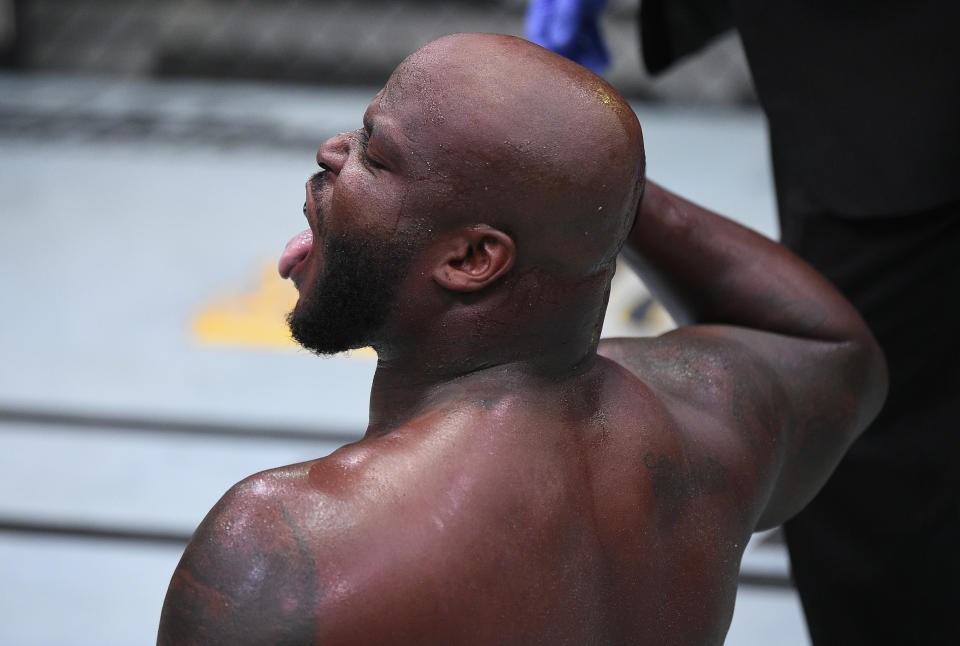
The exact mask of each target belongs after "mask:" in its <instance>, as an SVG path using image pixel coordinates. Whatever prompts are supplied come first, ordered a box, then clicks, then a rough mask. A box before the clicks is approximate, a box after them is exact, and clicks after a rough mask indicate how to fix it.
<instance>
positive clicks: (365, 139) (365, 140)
mask: <svg viewBox="0 0 960 646" xmlns="http://www.w3.org/2000/svg"><path fill="white" fill-rule="evenodd" d="M369 144H370V133H369V132H367V131H366V129H363V130H361V131H360V152H361V154H362V155H363V162H364V163H365V164H367V165H368V166H371V167H372V168H375V169H377V170H383V169H385V168H386V166H384V165H383V164H381V163H380V162H378V161H377V160H376V159H374V158H373V157H371V156H370V154H369V153H368V152H367V147H368V146H369Z"/></svg>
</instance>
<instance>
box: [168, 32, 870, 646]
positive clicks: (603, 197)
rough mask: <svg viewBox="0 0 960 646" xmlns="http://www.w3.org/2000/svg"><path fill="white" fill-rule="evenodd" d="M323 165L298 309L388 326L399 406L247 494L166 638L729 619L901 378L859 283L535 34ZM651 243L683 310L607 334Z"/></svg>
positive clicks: (443, 70) (448, 633)
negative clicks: (669, 176)
mask: <svg viewBox="0 0 960 646" xmlns="http://www.w3.org/2000/svg"><path fill="white" fill-rule="evenodd" d="M317 160H318V162H319V164H320V167H321V169H322V170H321V172H320V173H318V174H317V175H316V176H314V177H313V178H311V179H310V181H309V182H308V184H307V203H306V206H305V208H304V211H305V213H306V216H307V220H308V221H309V223H310V231H309V232H305V233H304V234H301V235H300V236H298V237H297V238H295V239H294V241H292V242H291V244H290V245H288V247H287V250H286V251H285V253H284V256H283V258H282V260H281V267H280V268H281V273H283V274H284V275H289V276H290V277H291V278H292V279H293V281H294V282H295V284H296V285H297V287H298V289H299V291H300V299H299V301H298V303H297V305H296V308H295V309H294V311H293V312H292V313H291V316H290V324H291V329H292V331H293V333H294V335H295V337H296V338H297V339H298V340H299V341H300V342H301V343H303V344H304V345H305V346H307V347H309V348H312V349H314V350H315V351H317V352H319V353H330V352H337V351H342V350H346V349H348V348H355V347H360V346H363V345H372V346H373V347H374V348H375V349H376V350H377V353H378V356H379V362H378V365H377V371H376V375H375V377H374V381H373V387H372V393H371V400H370V423H369V427H368V429H367V432H366V435H365V436H364V438H363V439H362V440H361V441H359V442H357V443H355V444H351V445H348V446H345V447H343V448H341V449H340V450H338V451H336V452H334V453H333V454H332V455H330V456H328V457H326V458H322V459H319V460H313V461H310V462H306V463H303V464H297V465H292V466H287V467H282V468H278V469H273V470H270V471H266V472H263V473H259V474H256V475H254V476H251V477H249V478H247V479H246V480H244V481H243V482H241V483H239V484H237V485H236V486H234V487H233V488H232V489H231V490H230V491H229V492H228V493H227V494H226V495H225V496H224V497H223V499H222V500H221V501H220V502H219V503H218V504H217V505H216V507H214V509H213V510H212V511H211V512H210V514H209V515H208V516H207V518H206V519H205V520H204V521H203V523H202V524H201V525H200V527H199V528H198V529H197V532H196V534H195V535H194V537H193V540H192V541H191V543H190V545H189V546H188V548H187V550H186V552H185V553H184V556H183V559H182V560H181V562H180V565H179V567H178V568H177V570H176V572H175V573H174V576H173V581H172V582H171V584H170V589H169V592H168V594H167V598H166V602H165V604H164V608H163V615H162V618H161V622H160V635H159V640H158V641H159V643H160V644H178V645H183V644H232V645H237V644H323V645H324V646H329V645H340V644H342V645H358V644H371V645H373V644H411V645H413V644H418V645H423V644H438V645H439V644H444V645H446V644H477V645H489V644H517V645H532V644H549V645H557V644H571V645H578V646H582V645H584V644H719V643H722V642H723V639H724V636H725V634H726V631H727V628H728V626H729V623H730V618H731V615H732V613H733V604H734V597H735V592H736V582H737V572H738V567H739V564H740V559H741V556H742V554H743V550H744V546H745V545H746V543H747V540H748V538H749V537H750V534H751V532H754V531H756V530H758V529H764V528H768V527H773V526H775V525H777V524H779V523H781V522H782V521H783V520H785V519H786V518H789V517H790V516H791V514H794V513H796V512H797V511H798V510H800V509H801V508H802V507H803V506H804V504H805V503H806V502H807V501H808V500H809V499H810V498H811V497H812V496H813V495H814V494H815V493H816V491H817V490H818V488H819V487H820V486H821V484H822V483H823V482H824V480H825V479H826V478H827V476H828V475H829V474H830V472H831V470H832V469H833V468H834V466H835V465H836V463H837V462H838V460H839V459H840V457H841V455H842V454H843V452H844V450H845V449H846V447H847V446H848V445H849V444H850V443H851V442H852V441H853V439H854V438H855V437H856V435H857V434H858V433H859V432H860V431H861V430H862V429H863V428H864V427H865V426H866V425H867V423H868V422H869V421H870V420H871V419H872V417H873V416H874V415H875V414H876V412H877V410H878V409H879V407H880V405H881V403H882V401H883V398H884V393H885V389H886V375H885V369H884V362H883V358H882V354H881V353H880V351H879V349H878V348H877V345H876V343H875V341H874V339H873V337H872V336H871V334H870V332H869V331H868V329H867V328H866V327H865V325H864V324H863V322H862V321H861V319H860V317H859V316H858V315H857V314H856V312H855V311H854V310H853V308H852V307H851V306H850V305H849V304H848V303H847V302H846V301H845V300H844V299H843V298H842V297H841V296H840V294H839V293H838V292H837V291H836V290H835V289H834V288H833V287H831V286H830V285H829V284H828V283H827V281H826V280H825V279H823V278H822V277H821V276H820V275H818V274H817V273H816V272H814V271H813V270H812V269H810V268H809V267H808V266H807V265H806V264H804V263H803V262H802V261H800V260H799V259H797V258H796V257H795V256H793V255H792V254H791V253H789V252H788V251H787V250H786V249H784V248H783V247H781V246H779V245H777V244H775V243H773V242H770V241H769V240H767V239H765V238H762V237H761V236H759V235H757V234H755V233H752V232H750V231H749V230H747V229H744V228H742V227H740V226H739V225H737V224H734V223H733V222H731V221H729V220H726V219H724V218H722V217H720V216H718V215H716V214H714V213H711V212H709V211H707V210H705V209H702V208H700V207H698V206H695V205H693V204H691V203H689V202H686V201H684V200H683V199H681V198H679V197H677V196H675V195H673V194H671V193H669V192H667V191H665V190H664V189H662V188H660V187H659V186H656V185H655V184H653V183H646V184H645V181H644V156H643V141H642V136H641V131H640V126H639V124H638V123H637V120H636V117H635V116H634V114H633V112H632V111H631V110H630V108H629V106H628V105H627V104H626V102H625V101H624V100H623V99H622V98H621V97H620V96H619V95H618V94H617V93H616V92H615V91H614V90H613V89H612V88H611V87H610V86H608V85H607V84H605V83H604V82H603V81H602V80H601V79H600V78H598V77H596V76H594V75H593V74H591V73H590V72H588V71H587V70H586V69H584V68H582V67H579V66H577V65H576V64H574V63H571V62H569V61H567V60H565V59H563V58H560V57H559V56H556V55H554V54H551V53H550V52H548V51H547V50H544V49H541V48H539V47H537V46H535V45H532V44H530V43H527V42H526V41H522V40H518V39H514V38H510V37H506V36H496V35H478V34H468V35H456V36H450V37H447V38H443V39H441V40H438V41H435V42H433V43H430V44H429V45H427V46H426V47H424V48H423V49H421V50H419V51H418V52H416V53H414V54H413V55H412V56H411V57H410V58H408V59H407V60H406V61H405V62H404V63H403V64H401V65H400V67H398V68H397V70H396V71H395V72H394V74H393V75H392V76H391V78H390V80H389V82H388V83H387V85H386V87H385V88H384V89H383V90H382V91H381V92H380V93H379V94H377V96H376V97H375V98H374V100H373V102H372V103H371V104H370V106H369V108H368V109H367V111H366V114H365V115H364V118H363V128H362V129H359V130H357V131H354V132H349V133H344V134H341V135H339V136H337V137H334V138H333V139H331V140H329V141H327V142H326V143H324V144H323V146H322V147H321V148H320V150H319V151H318V153H317ZM644 189H645V196H644V197H643V200H642V203H641V206H640V208H639V209H638V202H640V199H641V196H642V195H643V194H644ZM624 242H626V244H625V246H624V247H623V257H624V258H625V259H626V260H627V261H628V262H629V263H630V264H631V266H632V267H634V268H635V269H636V270H637V271H638V272H639V273H640V275H641V276H642V277H643V279H644V280H645V281H646V282H647V284H648V286H650V287H651V289H653V290H654V292H655V293H656V294H657V295H658V296H659V297H660V299H661V301H662V302H663V303H665V304H666V306H667V307H668V309H669V310H670V312H671V314H673V316H674V318H675V319H676V320H677V321H678V322H679V323H680V324H681V326H682V327H680V328H679V329H677V330H675V331H673V332H670V333H668V334H665V335H663V336H661V337H657V338H637V339H614V340H605V341H603V342H600V341H599V330H600V325H601V321H602V319H603V314H604V308H605V305H606V300H607V295H608V293H609V289H610V279H611V277H612V275H613V272H614V267H615V261H616V258H617V255H618V252H620V250H621V246H622V245H623V244H624Z"/></svg>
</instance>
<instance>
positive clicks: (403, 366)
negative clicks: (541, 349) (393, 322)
mask: <svg viewBox="0 0 960 646" xmlns="http://www.w3.org/2000/svg"><path fill="white" fill-rule="evenodd" d="M595 359H596V352H595V348H593V349H591V351H590V352H589V353H587V354H586V355H583V356H580V357H579V359H578V360H577V361H575V362H570V363H569V365H566V366H563V367H561V366H560V365H559V364H558V363H557V362H552V363H551V364H549V365H545V364H544V363H543V362H538V361H529V360H523V359H518V360H512V361H502V362H496V363H482V362H478V363H476V364H474V365H473V367H472V368H466V367H465V365H464V364H462V363H461V364H460V365H459V366H458V367H457V368H456V369H439V367H438V366H437V365H436V364H432V365H431V364H427V363H420V364H418V363H416V362H411V361H404V360H396V359H380V360H378V362H377V370H376V373H375V374H374V377H373V385H372V388H371V391H370V421H369V424H368V427H367V432H366V435H367V437H372V436H379V435H383V434H386V433H389V432H390V431H392V430H394V429H396V428H398V427H400V426H402V425H403V424H405V423H407V422H409V421H411V420H413V419H415V418H417V417H420V416H423V415H427V414H429V413H432V412H436V411H439V410H452V409H456V408H458V407H460V406H462V405H468V404H472V403H478V402H479V403H481V404H482V405H484V406H486V405H488V404H489V402H491V401H495V400H497V399H499V398H500V397H502V396H503V395H505V394H516V393H520V392H523V391H524V390H525V389H529V388H531V387H543V386H545V385H546V386H549V385H550V384H561V383H564V382H565V381H567V380H568V379H570V378H572V377H576V376H578V375H580V374H582V373H584V372H585V371H587V370H589V369H590V367H592V365H593V363H594V360H595Z"/></svg>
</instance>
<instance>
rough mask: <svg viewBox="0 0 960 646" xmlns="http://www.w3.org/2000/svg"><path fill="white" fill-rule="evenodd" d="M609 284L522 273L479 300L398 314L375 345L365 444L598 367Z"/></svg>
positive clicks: (601, 278)
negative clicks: (418, 421) (434, 416)
mask: <svg viewBox="0 0 960 646" xmlns="http://www.w3.org/2000/svg"><path fill="white" fill-rule="evenodd" d="M609 285H610V275H609V274H597V275H594V276H590V277H588V278H584V279H581V280H580V281H577V282H570V281H566V282H565V283H563V284H562V285H560V284H558V285H554V284H552V283H551V279H550V277H549V276H546V277H545V276H543V275H539V274H537V273H535V272H526V273H520V272H518V274H517V277H516V278H514V279H513V280H511V281H510V282H509V283H506V284H505V285H504V287H505V288H504V289H501V290H498V291H497V292H496V293H493V294H488V295H486V296H484V297H483V298H482V299H474V300H470V299H457V298H455V297H448V300H446V301H444V302H442V303H439V305H438V306H437V307H416V308H414V307H411V308H408V309H407V308H405V309H404V311H402V312H401V311H399V310H397V314H398V316H397V317H396V318H395V319H394V320H393V322H392V323H391V324H390V325H389V327H388V329H387V330H385V332H386V333H385V334H384V335H383V336H382V337H381V341H382V342H381V343H375V344H374V347H375V348H376V350H377V354H378V356H379V360H378V362H377V371H376V374H375V375H374V379H373V387H372V389H371V393H370V422H369V426H368V429H367V434H368V435H370V434H382V433H385V432H388V431H390V430H392V429H394V428H397V427H398V426H400V425H401V424H403V423H405V422H408V421H409V420H411V419H413V418H414V417H416V416H417V415H421V414H425V413H428V412H430V411H432V410H434V408H436V407H437V406H438V405H442V406H444V407H449V406H450V402H451V401H455V400H456V397H457V396H460V395H462V396H463V397H465V398H467V399H476V396H475V395H472V394H470V393H471V392H472V391H473V390H476V391H478V392H479V391H482V392H488V393H489V392H516V391H517V390H518V389H519V388H522V387H523V386H524V384H532V383H534V382H538V383H541V384H542V383H558V382H562V381H564V380H566V379H568V378H569V377H571V376H574V375H578V374H580V373H582V372H583V371H584V370H586V369H588V368H589V367H590V366H591V365H592V364H593V360H594V359H595V358H596V350H597V344H598V342H599V338H600V326H601V325H602V323H603V313H604V310H605V309H606V304H607V296H608V295H609Z"/></svg>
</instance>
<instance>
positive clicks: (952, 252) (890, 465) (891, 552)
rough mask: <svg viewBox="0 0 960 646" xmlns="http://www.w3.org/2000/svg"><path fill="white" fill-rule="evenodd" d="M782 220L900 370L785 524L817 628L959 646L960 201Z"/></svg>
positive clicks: (787, 235)
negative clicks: (878, 214)
mask: <svg viewBox="0 0 960 646" xmlns="http://www.w3.org/2000/svg"><path fill="white" fill-rule="evenodd" d="M781 230H782V240H783V243H784V244H785V245H786V246H788V247H789V248H791V249H792V250H794V251H795V252H796V253H797V254H798V255H800V256H801V257H803V258H804V259H806V260H807V261H808V262H809V263H811V264H812V265H813V266H814V267H816V268H817V269H818V270H819V271H820V272H821V273H823V274H825V275H826V276H827V277H828V278H829V279H830V280H832V281H833V283H834V284H836V285H837V286H838V287H839V288H840V290H841V291H842V292H843V293H844V294H845V295H846V296H847V297H848V298H849V299H850V301H851V302H852V303H853V304H854V305H855V306H856V307H857V309H858V310H859V311H860V313H861V314H862V315H863V317H864V318H865V319H866V321H867V323H868V324H869V325H870V327H871V328H872V330H873V332H874V334H875V335H876V336H877V339H878V340H879V342H880V344H881V345H882V346H883V349H884V351H885V353H886V357H887V363H888V367H889V371H890V394H889V397H888V399H887V402H886V404H885V406H884V408H883V410H882V411H881V413H880V415H879V417H878V418H877V419H876V421H874V423H873V424H872V425H871V427H870V428H869V429H868V430H867V431H866V432H865V433H864V435H862V436H861V437H860V439H858V440H857V442H856V443H855V444H854V445H853V447H852V448H851V450H850V452H849V453H848V454H847V455H846V457H845V458H844V459H843V461H842V462H841V463H840V466H839V467H838V468H837V470H836V472H835V473H834V475H833V476H832V477H831V479H830V480H829V482H828V483H827V485H826V486H825V487H824V488H823V490H822V491H821V492H820V493H819V495H818V496H817V497H816V498H815V499H814V500H813V501H812V502H811V503H810V505H809V506H808V507H807V508H806V509H804V511H803V512H801V513H800V514H799V515H798V516H796V517H795V518H793V519H792V520H791V521H789V522H788V523H787V524H786V525H785V532H786V538H787V547H788V549H789V551H790V559H791V564H792V571H793V577H794V581H795V583H796V586H797V589H798V591H799V593H800V599H801V601H802V603H803V609H804V613H805V614H806V617H807V624H808V627H809V630H810V636H811V639H812V640H813V643H814V644H815V645H817V646H822V645H826V646H833V645H842V646H851V645H858V644H869V645H875V644H881V645H883V644H897V645H899V644H951V645H954V646H955V645H957V644H960V497H958V491H960V486H958V485H960V478H958V475H957V474H958V471H960V450H958V448H960V422H958V419H960V410H958V407H960V378H958V374H960V203H954V204H949V205H946V206H943V207H940V208H936V209H931V210H929V211H926V212H923V213H913V214H909V215H899V216H892V217H882V218H844V217H842V216H840V215H836V214H816V215H805V216H793V215H791V214H789V213H781Z"/></svg>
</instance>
